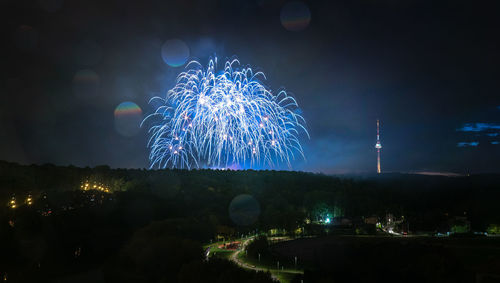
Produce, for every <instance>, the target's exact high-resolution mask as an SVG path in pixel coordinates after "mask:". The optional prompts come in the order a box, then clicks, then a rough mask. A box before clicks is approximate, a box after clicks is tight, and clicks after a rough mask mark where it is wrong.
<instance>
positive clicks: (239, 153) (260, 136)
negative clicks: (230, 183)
mask: <svg viewBox="0 0 500 283" xmlns="http://www.w3.org/2000/svg"><path fill="white" fill-rule="evenodd" d="M261 79H265V75H264V73H262V72H254V71H253V70H252V69H251V68H250V67H243V68H241V67H240V63H239V61H238V60H237V59H234V60H228V61H226V62H225V64H224V67H223V69H222V70H217V58H214V59H211V60H210V61H209V63H208V66H207V67H206V68H204V67H203V66H202V65H201V64H200V63H198V62H197V61H191V62H190V63H189V64H188V65H187V66H186V70H185V71H184V72H181V73H180V74H179V76H178V77H177V82H176V85H175V86H174V87H173V88H172V89H171V90H169V91H168V92H167V95H166V96H165V97H153V98H152V99H151V100H150V104H152V105H156V106H157V108H156V111H155V112H154V113H152V114H150V115H148V116H147V117H146V118H145V119H144V121H143V123H144V122H145V121H147V120H152V126H151V127H150V129H149V132H150V135H151V137H150V140H149V144H148V145H149V147H150V148H151V151H150V156H149V159H150V162H151V167H152V168H153V167H158V168H169V167H170V168H188V169H189V168H193V167H195V168H200V167H204V166H206V167H209V168H210V167H219V168H220V167H227V166H228V165H231V164H234V163H238V164H240V165H243V166H242V167H247V166H249V167H251V168H252V167H253V166H255V165H269V166H271V167H273V166H274V165H276V164H278V163H286V164H287V165H288V166H289V167H291V160H293V159H294V158H295V153H299V154H300V155H302V157H303V152H302V147H301V145H300V142H299V133H301V132H303V133H305V134H306V135H308V133H307V130H306V128H305V120H304V118H303V117H302V116H301V115H300V114H299V113H300V110H299V107H298V105H297V102H296V100H295V99H294V98H293V97H291V96H290V95H288V94H287V93H286V92H285V91H284V90H281V91H279V92H278V94H277V95H275V94H273V93H271V91H270V90H268V89H267V88H266V87H265V86H264V85H263V84H262V83H261Z"/></svg>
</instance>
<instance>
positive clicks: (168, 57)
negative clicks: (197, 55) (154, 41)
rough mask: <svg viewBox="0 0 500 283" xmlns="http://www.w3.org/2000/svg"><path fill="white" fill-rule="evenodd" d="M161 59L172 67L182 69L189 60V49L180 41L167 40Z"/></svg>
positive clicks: (162, 49) (162, 48)
mask: <svg viewBox="0 0 500 283" xmlns="http://www.w3.org/2000/svg"><path fill="white" fill-rule="evenodd" d="M161 58H162V59H163V61H164V62H165V63H167V64H168V65H169V66H171V67H180V66H182V65H184V64H185V63H186V61H187V59H188V58H189V47H188V46H187V44H186V43H184V41H182V40H180V39H170V40H167V41H165V43H163V45H162V47H161Z"/></svg>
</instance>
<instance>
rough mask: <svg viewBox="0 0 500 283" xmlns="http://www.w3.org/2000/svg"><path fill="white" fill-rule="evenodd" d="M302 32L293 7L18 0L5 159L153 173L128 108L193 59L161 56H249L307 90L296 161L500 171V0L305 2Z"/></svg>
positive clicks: (9, 28)
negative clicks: (127, 118)
mask: <svg viewBox="0 0 500 283" xmlns="http://www.w3.org/2000/svg"><path fill="white" fill-rule="evenodd" d="M304 3H306V5H307V7H308V8H309V10H310V14H311V18H310V23H309V25H308V26H307V27H306V28H305V29H304V30H302V31H289V30H287V29H285V28H284V26H283V25H282V23H281V21H280V12H281V9H282V8H283V7H284V5H285V4H286V1H279V0H256V1H239V0H224V1H222V0H218V1H217V0H214V1H211V0H178V1H167V0H161V1H160V0H157V1H126V0H111V1H91V0H81V1H80V0H65V1H64V0H40V1H26V0H10V1H9V0H2V1H1V4H0V5H1V6H0V10H1V14H2V15H1V19H2V20H1V21H2V24H1V30H2V39H3V40H2V41H3V43H2V45H1V47H0V48H1V49H0V50H2V51H1V54H2V59H1V62H2V68H1V73H0V74H1V77H0V79H1V86H0V111H1V112H0V135H1V138H0V159H4V160H9V161H16V162H20V163H24V164H29V163H55V164H59V165H68V164H73V165H77V166H95V165H99V164H109V165H110V166H112V167H140V168H142V167H148V165H149V161H148V149H147V147H146V144H147V138H148V135H147V132H146V130H145V129H141V130H140V131H139V132H138V133H136V134H134V135H132V136H131V137H127V136H123V135H121V134H120V132H119V131H117V129H116V127H115V117H114V114H113V113H114V110H115V108H116V107H117V105H118V104H120V103H121V102H124V101H132V102H135V103H136V104H138V105H139V106H140V107H141V108H142V111H143V113H144V114H148V113H151V112H152V111H153V109H152V108H151V107H150V106H149V105H148V100H149V99H150V98H151V97H152V96H155V95H162V94H164V93H166V91H167V90H168V89H169V88H171V87H172V86H173V85H174V79H175V76H176V75H177V74H178V73H179V72H181V71H182V70H183V67H171V66H169V65H167V64H166V63H165V62H164V61H163V60H162V56H161V47H162V44H163V43H164V42H165V41H166V40H170V39H181V40H182V41H184V42H185V43H186V44H187V46H188V47H189V50H190V58H191V59H198V60H200V62H201V63H203V64H206V63H207V61H208V59H209V57H210V56H213V55H214V54H215V53H216V54H217V56H218V57H219V58H222V59H225V58H228V57H232V56H237V57H238V58H239V59H240V61H241V62H242V64H244V65H246V64H250V65H252V67H254V68H256V69H258V70H262V71H264V72H265V73H266V76H267V79H268V80H267V81H266V84H267V85H268V86H269V87H271V88H272V89H273V90H276V89H278V88H280V87H284V88H285V89H286V90H287V91H290V92H292V93H293V95H294V96H295V98H296V99H297V101H298V103H299V105H300V107H301V108H302V111H303V116H304V117H305V118H306V120H307V128H308V130H309V133H310V136H311V138H310V139H307V138H304V139H303V140H302V145H303V147H304V153H305V155H306V159H307V160H306V161H305V162H304V161H300V160H298V161H296V162H294V163H293V169H296V170H306V171H314V172H318V171H321V172H325V173H344V172H375V170H376V166H375V165H376V152H375V148H374V145H375V138H376V136H375V135H376V119H377V118H379V119H380V120H381V123H382V129H381V130H382V137H381V138H382V145H383V149H382V168H383V170H384V171H404V172H406V171H436V172H458V173H465V172H472V173H477V172H499V171H500V162H499V157H500V144H498V142H497V141H500V135H499V133H500V95H499V92H498V89H499V85H498V82H499V75H500V72H499V66H500V56H499V52H500V49H499V47H500V46H499V41H500V39H499V38H500V37H499V29H498V27H499V26H500V17H499V14H500V8H499V4H495V3H498V1H463V2H462V1H421V0H419V1H412V0H404V1H401V0H363V1H357V0H345V1H332V0H328V1H304Z"/></svg>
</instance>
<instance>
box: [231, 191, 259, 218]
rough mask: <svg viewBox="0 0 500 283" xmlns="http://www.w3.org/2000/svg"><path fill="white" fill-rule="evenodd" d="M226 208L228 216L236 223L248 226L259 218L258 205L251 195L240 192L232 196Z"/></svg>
mask: <svg viewBox="0 0 500 283" xmlns="http://www.w3.org/2000/svg"><path fill="white" fill-rule="evenodd" d="M228 210H229V217H230V218H231V220H232V221H233V222H234V223H235V224H236V225H240V226H248V225H252V224H253V223H255V222H256V221H257V219H258V218H259V214H260V205H259V202H257V200H256V199H255V198H254V197H253V196H251V195H247V194H242V195H239V196H236V197H235V198H233V200H232V201H231V203H230V204H229V209H228Z"/></svg>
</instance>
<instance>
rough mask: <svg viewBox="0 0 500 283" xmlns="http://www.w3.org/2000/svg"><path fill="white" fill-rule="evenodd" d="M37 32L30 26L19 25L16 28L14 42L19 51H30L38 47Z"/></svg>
mask: <svg viewBox="0 0 500 283" xmlns="http://www.w3.org/2000/svg"><path fill="white" fill-rule="evenodd" d="M38 37H39V35H38V31H37V30H36V29H34V28H33V27H31V26H28V25H21V26H19V27H18V28H17V30H16V34H15V42H16V45H17V47H18V48H19V49H21V50H24V51H31V50H34V49H36V48H37V46H38Z"/></svg>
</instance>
